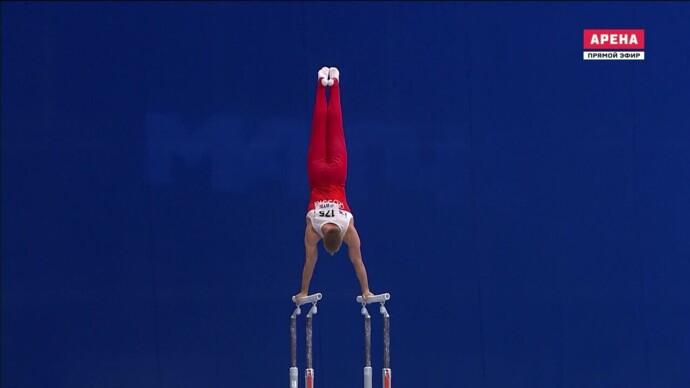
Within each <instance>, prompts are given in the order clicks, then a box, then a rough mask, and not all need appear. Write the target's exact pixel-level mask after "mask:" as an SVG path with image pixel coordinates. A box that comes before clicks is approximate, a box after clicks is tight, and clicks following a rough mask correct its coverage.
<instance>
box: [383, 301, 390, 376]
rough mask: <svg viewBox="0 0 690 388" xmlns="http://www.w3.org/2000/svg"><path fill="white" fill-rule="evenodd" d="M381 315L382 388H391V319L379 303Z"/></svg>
mask: <svg viewBox="0 0 690 388" xmlns="http://www.w3.org/2000/svg"><path fill="white" fill-rule="evenodd" d="M381 315H383V371H382V378H383V388H391V377H392V376H391V336H390V332H391V331H390V328H391V326H390V321H391V318H390V315H388V310H386V307H385V306H384V304H383V302H382V303H381Z"/></svg>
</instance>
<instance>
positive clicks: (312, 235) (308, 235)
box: [295, 219, 321, 298]
mask: <svg viewBox="0 0 690 388" xmlns="http://www.w3.org/2000/svg"><path fill="white" fill-rule="evenodd" d="M319 240H321V237H320V236H319V235H318V234H317V233H316V231H315V230H314V228H313V227H312V226H311V221H309V219H307V227H306V228H305V230H304V250H305V253H306V259H305V261H304V269H303V270H302V288H301V289H300V292H299V294H297V295H295V296H296V297H297V298H301V297H303V296H307V295H309V283H311V277H312V275H313V274H314V267H315V266H316V259H317V258H318V250H317V249H316V244H318V242H319Z"/></svg>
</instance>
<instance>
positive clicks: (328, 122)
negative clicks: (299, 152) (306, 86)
mask: <svg viewBox="0 0 690 388" xmlns="http://www.w3.org/2000/svg"><path fill="white" fill-rule="evenodd" d="M338 82H339V81H338V80H334V82H333V85H332V86H331V98H330V101H329V102H328V104H327V103H326V87H325V86H323V85H321V80H319V81H318V83H317V86H316V103H315V105H314V117H313V120H312V127H311V139H310V140H309V151H308V152H307V175H308V176H309V185H310V186H311V199H310V206H309V208H310V209H313V206H314V202H315V201H320V200H329V199H330V200H338V201H340V202H342V203H343V206H344V208H345V209H344V210H347V211H349V210H350V209H349V207H348V206H347V201H346V199H345V181H346V180H347V147H346V146H345V133H344V132H343V113H342V110H341V107H340V85H339V83H338Z"/></svg>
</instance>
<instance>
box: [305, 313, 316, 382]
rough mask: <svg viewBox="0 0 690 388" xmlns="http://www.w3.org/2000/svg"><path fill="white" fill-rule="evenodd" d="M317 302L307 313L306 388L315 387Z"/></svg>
mask: <svg viewBox="0 0 690 388" xmlns="http://www.w3.org/2000/svg"><path fill="white" fill-rule="evenodd" d="M316 311H317V309H316V303H313V304H312V306H311V309H309V313H307V368H306V369H305V371H304V383H305V388H314V365H313V358H312V334H313V321H314V314H316Z"/></svg>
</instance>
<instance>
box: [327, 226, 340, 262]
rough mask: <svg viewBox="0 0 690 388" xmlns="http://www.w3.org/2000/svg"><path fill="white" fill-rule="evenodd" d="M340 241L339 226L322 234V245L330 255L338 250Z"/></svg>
mask: <svg viewBox="0 0 690 388" xmlns="http://www.w3.org/2000/svg"><path fill="white" fill-rule="evenodd" d="M342 242H343V238H342V236H340V228H332V229H329V230H327V231H326V232H325V233H324V234H323V246H324V248H326V251H327V252H328V253H330V254H331V255H335V253H336V252H338V249H340V244H342Z"/></svg>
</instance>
